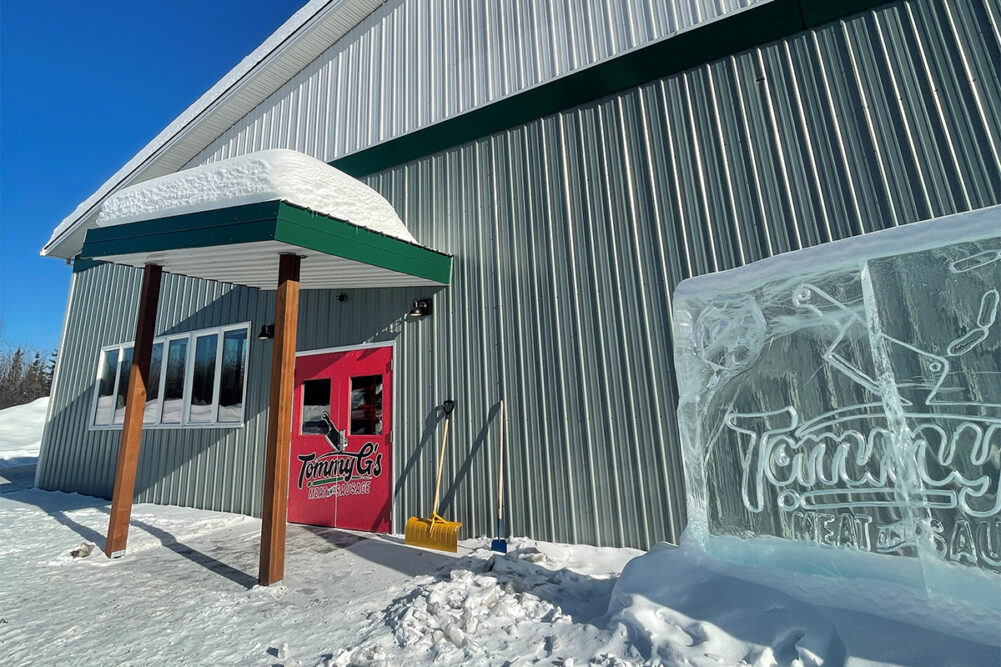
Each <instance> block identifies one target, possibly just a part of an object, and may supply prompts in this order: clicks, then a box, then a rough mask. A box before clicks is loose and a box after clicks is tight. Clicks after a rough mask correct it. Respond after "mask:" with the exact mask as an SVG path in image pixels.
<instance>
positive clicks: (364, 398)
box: [351, 375, 382, 435]
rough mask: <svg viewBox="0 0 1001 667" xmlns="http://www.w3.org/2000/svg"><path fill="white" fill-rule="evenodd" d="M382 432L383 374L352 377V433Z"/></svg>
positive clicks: (372, 433) (374, 433)
mask: <svg viewBox="0 0 1001 667" xmlns="http://www.w3.org/2000/svg"><path fill="white" fill-rule="evenodd" d="M381 433H382V376H381V375H365V376H362V377H355V378H351V434H352V435H380V434H381Z"/></svg>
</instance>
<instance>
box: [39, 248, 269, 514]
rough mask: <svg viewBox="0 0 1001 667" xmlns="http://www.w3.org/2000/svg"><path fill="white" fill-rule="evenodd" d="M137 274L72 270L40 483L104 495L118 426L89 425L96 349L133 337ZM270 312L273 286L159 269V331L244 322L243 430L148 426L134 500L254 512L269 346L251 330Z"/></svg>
mask: <svg viewBox="0 0 1001 667" xmlns="http://www.w3.org/2000/svg"><path fill="white" fill-rule="evenodd" d="M141 278H142V272H141V271H139V270H136V269H132V268H129V267H122V266H112V265H103V266H100V267H96V268H92V269H88V270H86V271H82V272H80V273H77V274H75V275H74V287H73V299H72V302H71V303H70V308H69V313H68V316H67V326H68V335H67V336H66V341H65V343H64V347H63V349H61V350H60V354H59V357H60V358H59V364H60V369H59V382H58V386H57V387H56V388H55V389H56V391H55V393H54V394H53V397H52V402H53V408H52V418H51V422H50V423H49V425H48V426H47V427H46V432H45V445H44V449H45V455H44V456H43V457H42V459H41V461H40V464H39V470H38V473H37V481H38V484H39V486H41V487H42V488H46V489H67V490H74V491H79V492H80V493H85V494H89V495H97V496H104V497H110V495H111V487H112V482H113V480H114V473H115V464H116V461H117V456H118V442H119V439H120V437H121V430H119V429H114V430H88V428H87V427H88V424H89V423H90V420H91V418H92V417H93V414H92V407H93V405H92V400H93V396H94V394H93V390H94V382H95V377H96V375H97V364H98V353H99V351H100V348H101V347H102V346H105V345H112V344H115V343H121V342H130V341H132V340H133V339H134V336H135V326H136V319H135V318H136V315H137V311H138V308H139V283H140V281H141ZM273 319H274V298H273V293H271V294H269V293H267V292H261V291H259V290H255V289H251V288H244V287H236V286H233V285H226V284H223V283H216V282H210V281H200V280H195V279H191V278H185V277H182V276H173V275H166V274H165V275H164V279H163V286H162V291H161V295H160V305H159V308H158V310H157V335H162V334H170V333H180V332H184V331H190V330H192V329H202V328H208V327H214V326H219V325H222V324H229V323H233V322H243V321H250V322H251V328H252V331H251V340H250V363H249V366H248V374H249V375H248V391H247V394H248V396H247V398H246V402H247V405H246V417H247V420H246V424H245V426H244V427H243V428H240V429H146V430H145V431H144V432H143V439H142V449H141V453H140V458H139V468H138V474H137V479H136V498H137V500H138V501H139V502H157V503H167V504H177V505H189V506H193V507H201V508H207V509H216V510H226V511H233V512H242V513H246V514H260V505H261V483H260V478H261V474H262V473H261V471H262V470H263V464H262V462H263V460H264V446H265V434H266V429H267V378H268V376H269V374H270V363H271V345H270V343H261V342H259V341H258V340H257V339H256V338H255V337H254V334H256V332H257V331H258V330H259V328H260V326H261V325H262V324H266V323H270V322H271V321H272V320H273ZM254 327H256V328H254ZM261 383H263V386H262V384H261Z"/></svg>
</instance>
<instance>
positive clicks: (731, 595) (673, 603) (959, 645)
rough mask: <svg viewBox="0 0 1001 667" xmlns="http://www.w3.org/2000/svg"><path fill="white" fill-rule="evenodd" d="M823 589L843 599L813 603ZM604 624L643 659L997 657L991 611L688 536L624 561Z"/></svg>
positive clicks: (804, 662) (836, 661)
mask: <svg viewBox="0 0 1001 667" xmlns="http://www.w3.org/2000/svg"><path fill="white" fill-rule="evenodd" d="M778 582H782V584H778ZM769 584H773V585H769ZM829 587H835V588H837V589H839V590H840V591H841V592H842V597H843V600H844V601H845V605H844V606H838V607H834V606H823V605H821V604H815V603H813V602H812V601H811V597H814V596H813V591H815V590H817V589H821V588H829ZM783 588H784V589H787V590H794V591H796V595H790V594H788V593H786V592H783V591H782V590H781V589H783ZM826 599H831V596H830V595H827V596H826ZM943 610H947V612H948V613H949V614H950V616H951V617H950V618H946V617H945V616H944V614H943ZM992 614H993V616H992ZM602 622H605V623H607V624H608V627H609V628H611V629H615V628H618V631H619V632H625V633H626V634H627V636H628V637H629V639H630V643H631V644H632V646H633V647H635V649H636V650H637V651H639V652H640V653H641V654H642V655H643V656H644V659H645V660H648V661H650V662H655V663H664V664H685V665H710V664H712V665H718V664H726V665H736V664H740V665H747V664H751V665H801V666H809V665H842V664H872V663H878V664H899V665H946V664H948V665H997V664H1001V618H999V617H998V616H997V614H996V612H990V611H988V610H984V609H982V608H978V607H975V606H972V605H969V606H967V605H963V604H962V603H951V609H950V603H949V602H947V601H940V602H939V603H938V604H937V605H931V604H929V600H928V599H927V598H926V597H925V596H924V595H923V594H920V593H917V592H916V591H914V590H913V589H911V588H909V587H906V586H903V585H895V584H888V583H886V582H880V581H871V580H864V579H850V578H843V579H841V578H832V577H825V576H819V575H801V574H797V573H792V572H778V571H770V572H765V571H762V570H760V569H757V568H748V567H739V566H736V565H732V564H729V563H724V562H722V561H718V560H715V559H713V558H711V557H709V556H707V555H706V554H705V553H704V552H702V551H700V550H699V549H698V548H697V547H695V546H694V545H691V544H687V541H686V539H685V536H682V546H681V547H677V548H676V547H671V546H669V545H666V544H663V543H661V544H659V545H657V546H655V547H654V548H653V549H651V550H650V552H649V553H647V554H646V555H645V556H643V557H641V558H636V559H635V560H632V561H631V562H630V563H629V564H628V565H626V567H625V569H624V570H623V572H622V575H621V578H620V579H619V581H618V583H617V584H616V586H615V590H614V592H613V594H612V599H611V602H610V604H609V609H608V614H607V615H606V617H605V618H603V619H602ZM950 630H951V631H952V632H950ZM957 630H958V631H959V634H957V633H956V631H957ZM963 635H965V636H963Z"/></svg>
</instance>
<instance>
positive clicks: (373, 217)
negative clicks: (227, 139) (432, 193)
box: [97, 149, 416, 243]
mask: <svg viewBox="0 0 1001 667" xmlns="http://www.w3.org/2000/svg"><path fill="white" fill-rule="evenodd" d="M275 200H281V201H284V202H287V203H289V204H293V205H295V206H299V207H302V208H305V209H308V210H310V211H314V212H316V213H321V214H323V215H326V216H329V217H331V218H336V219H338V220H344V221H346V222H350V223H351V224H353V225H358V226H359V227H365V228H367V229H371V230H373V231H376V232H380V233H382V234H386V235H388V236H393V237H396V238H398V239H401V240H403V241H407V242H409V243H416V241H415V240H414V237H413V236H412V235H411V234H410V232H409V231H408V230H407V227H406V225H405V224H403V221H402V220H401V219H400V217H399V216H398V215H397V214H396V211H395V210H394V209H393V206H392V205H391V204H390V203H389V202H388V201H386V200H385V199H384V198H383V197H382V195H380V194H379V193H378V192H376V191H375V190H373V189H372V188H370V187H368V186H367V185H365V184H364V183H362V182H361V181H358V180H357V179H354V178H352V177H351V176H348V175H347V174H345V173H344V172H342V171H340V170H338V169H335V168H334V167H331V166H330V165H328V164H326V163H325V162H322V161H320V160H317V159H316V158H313V157H310V156H308V155H305V154H303V153H299V152H297V151H292V150H285V149H275V150H266V151H258V152H256V153H250V154H248V155H243V156H240V157H235V158H230V159H228V160H220V161H219V162H213V163H211V164H207V165H203V166H200V167H192V168H191V169H184V170H182V171H179V172H176V173H173V174H167V175H166V176H161V177H159V178H154V179H151V180H148V181H144V182H142V183H139V184H137V185H132V186H130V187H127V188H124V189H122V190H119V191H118V192H116V193H115V194H114V195H112V196H111V197H109V198H108V199H107V201H105V202H104V204H103V206H102V207H101V213H100V215H99V216H98V218H97V226H98V227H108V226H111V225H124V224H128V223H130V222H139V221H142V220H151V219H154V218H163V217H167V216H172V215H182V214H185V213H197V212H201V211H210V210H214V209H219V208H227V207H229V206H239V205H242V204H253V203H258V202H266V201H275Z"/></svg>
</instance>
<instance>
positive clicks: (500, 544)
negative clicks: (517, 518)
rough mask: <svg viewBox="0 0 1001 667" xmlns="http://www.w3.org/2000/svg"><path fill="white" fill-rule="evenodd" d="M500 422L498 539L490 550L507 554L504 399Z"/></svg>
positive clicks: (498, 413)
mask: <svg viewBox="0 0 1001 667" xmlns="http://www.w3.org/2000/svg"><path fill="white" fill-rule="evenodd" d="M497 418H498V421H500V437H499V438H498V440H499V441H500V453H499V454H498V455H497V539H496V540H494V541H493V542H491V543H490V550H491V551H496V552H498V553H502V554H506V553H507V540H505V539H504V399H503V398H502V399H501V401H500V409H499V410H498V412H497Z"/></svg>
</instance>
